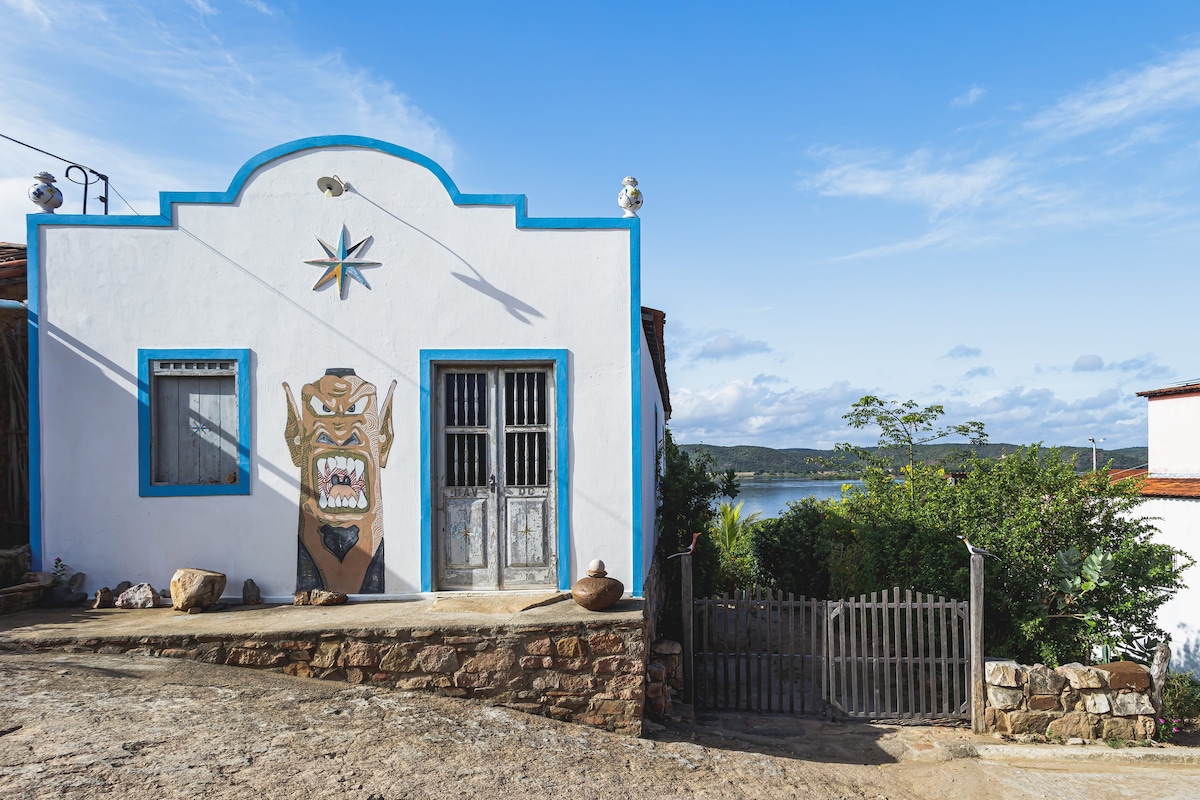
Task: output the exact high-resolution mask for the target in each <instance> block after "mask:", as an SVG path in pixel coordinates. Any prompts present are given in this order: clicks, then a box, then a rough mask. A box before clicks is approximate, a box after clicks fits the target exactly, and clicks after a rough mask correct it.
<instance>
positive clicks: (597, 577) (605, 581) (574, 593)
mask: <svg viewBox="0 0 1200 800" xmlns="http://www.w3.org/2000/svg"><path fill="white" fill-rule="evenodd" d="M623 594H625V585H624V584H623V583H621V582H620V581H619V580H617V579H616V578H609V577H608V573H607V572H605V571H604V562H603V561H600V560H599V559H597V560H595V561H593V562H592V563H591V564H589V565H588V574H587V577H586V578H580V579H579V580H578V581H576V582H575V585H574V586H572V587H571V597H572V598H573V599H574V600H575V602H576V603H578V604H579V605H581V606H583V607H584V608H586V609H587V610H588V611H603V610H604V609H606V608H608V607H609V606H611V605H612V604H613V603H615V602H617V601H618V600H620V599H621V595H623Z"/></svg>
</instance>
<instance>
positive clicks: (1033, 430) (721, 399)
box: [671, 378, 1146, 448]
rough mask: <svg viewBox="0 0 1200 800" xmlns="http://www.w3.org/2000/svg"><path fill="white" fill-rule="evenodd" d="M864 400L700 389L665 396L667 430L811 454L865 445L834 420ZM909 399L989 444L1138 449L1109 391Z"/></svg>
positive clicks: (729, 387) (1131, 419) (1124, 411)
mask: <svg viewBox="0 0 1200 800" xmlns="http://www.w3.org/2000/svg"><path fill="white" fill-rule="evenodd" d="M866 394H878V390H874V389H868V388H863V387H854V386H851V385H850V384H849V383H847V382H844V381H840V382H837V383H833V384H831V385H829V386H826V387H823V388H819V389H812V390H803V389H800V388H797V387H795V386H791V385H788V384H786V383H780V382H779V381H774V380H761V379H760V378H755V379H754V380H750V381H747V380H731V381H727V382H724V383H720V384H717V385H714V386H710V387H708V388H705V389H695V388H690V387H680V388H678V389H673V390H672V392H671V401H672V405H673V406H674V413H673V416H672V420H671V428H672V430H674V431H675V432H676V434H677V436H679V438H680V441H685V442H698V441H704V442H708V443H710V444H730V445H732V444H757V445H763V446H767V447H818V448H827V447H832V446H833V445H834V444H836V443H837V442H843V441H851V442H855V443H857V444H872V443H873V442H874V436H875V435H876V432H874V431H871V430H866V429H864V430H863V431H854V430H851V429H850V428H848V427H847V426H846V421H845V420H844V419H842V414H844V413H845V412H846V410H848V409H849V408H850V405H851V404H852V403H854V402H855V401H856V400H858V399H859V398H860V397H862V396H863V395H866ZM916 399H917V401H918V402H919V403H925V402H941V403H943V404H944V405H945V408H946V419H947V420H949V421H965V420H979V421H981V422H983V423H984V425H985V427H986V428H987V430H988V433H989V436H990V438H991V440H992V441H995V442H1008V443H1012V444H1030V443H1033V442H1038V441H1041V442H1045V443H1046V444H1051V445H1070V444H1079V443H1081V442H1085V441H1087V437H1088V436H1097V435H1099V436H1104V437H1106V438H1107V439H1108V444H1109V445H1110V446H1112V447H1128V446H1133V445H1137V444H1144V443H1145V430H1146V428H1145V425H1146V408H1145V401H1144V400H1142V399H1141V398H1139V397H1137V396H1136V395H1134V394H1133V393H1132V392H1128V391H1124V390H1122V389H1118V388H1114V387H1109V388H1105V389H1102V390H1101V391H1099V392H1096V393H1094V394H1091V395H1087V396H1085V397H1081V398H1078V399H1065V398H1063V397H1061V396H1059V395H1058V394H1057V393H1056V392H1055V391H1054V390H1052V389H1048V388H1028V389H1027V388H1025V387H1024V386H1017V387H1014V388H1011V389H1008V390H1006V391H1003V392H1000V393H997V394H993V395H988V396H985V397H983V398H982V399H978V400H975V401H970V400H965V399H962V398H961V397H957V398H955V397H948V396H947V395H945V394H941V395H939V396H937V397H933V398H930V399H929V400H928V401H926V400H923V399H921V398H916Z"/></svg>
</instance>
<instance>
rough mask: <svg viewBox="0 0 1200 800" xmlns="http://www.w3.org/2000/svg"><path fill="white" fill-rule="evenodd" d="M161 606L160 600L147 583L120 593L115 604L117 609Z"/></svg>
mask: <svg viewBox="0 0 1200 800" xmlns="http://www.w3.org/2000/svg"><path fill="white" fill-rule="evenodd" d="M161 604H162V598H160V597H159V596H158V592H156V591H154V587H153V586H151V585H150V584H148V583H139V584H138V585H137V586H131V587H129V588H128V589H126V590H125V591H123V592H121V596H120V597H118V598H117V600H116V603H115V605H116V607H117V608H157V607H158V606H159V605H161Z"/></svg>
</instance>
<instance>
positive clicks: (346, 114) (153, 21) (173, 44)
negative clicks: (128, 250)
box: [0, 0, 454, 239]
mask: <svg viewBox="0 0 1200 800" xmlns="http://www.w3.org/2000/svg"><path fill="white" fill-rule="evenodd" d="M197 2H198V5H197V3H195V2H194V3H192V6H191V7H192V8H193V9H195V10H194V11H191V12H186V13H180V12H179V10H178V9H176V10H174V11H171V10H169V9H160V8H158V7H156V6H152V7H145V6H142V5H139V4H136V3H120V2H100V1H99V0H97V1H95V2H84V1H82V0H57V2H55V3H52V4H50V3H47V4H39V5H36V6H35V5H33V4H32V3H29V2H25V1H24V0H0V3H4V4H5V5H7V6H8V7H9V8H13V9H15V10H16V11H17V12H18V13H14V14H7V15H6V17H7V18H6V20H5V22H6V23H9V24H10V28H9V29H8V33H9V35H10V37H11V38H12V39H13V40H14V41H33V40H37V39H38V38H39V36H41V35H43V30H44V28H45V26H46V25H49V26H50V27H51V28H52V29H53V30H54V31H55V35H56V37H57V38H59V39H60V40H62V41H70V42H72V45H71V46H70V47H62V48H59V49H58V50H57V51H56V55H55V59H53V61H52V62H50V63H38V64H31V63H30V61H29V59H28V58H27V57H26V55H25V53H24V51H23V50H22V49H21V48H7V49H0V74H4V75H5V80H4V81H0V108H3V109H4V120H3V126H4V132H5V133H7V134H9V135H11V136H14V137H16V138H19V139H22V140H24V141H28V142H30V143H32V144H35V145H37V146H38V147H41V148H42V149H45V150H49V151H51V152H56V153H60V154H62V155H64V156H66V157H68V158H73V159H79V160H80V161H81V162H83V163H85V164H88V165H90V166H94V167H96V168H97V169H100V170H101V171H104V172H106V173H107V174H109V175H110V176H111V177H112V179H113V184H114V185H115V186H116V187H117V188H118V189H119V190H120V191H121V193H122V194H124V195H126V196H127V197H129V198H130V200H131V201H134V204H135V205H139V203H138V202H137V200H136V198H140V199H141V201H142V203H141V204H142V205H144V206H145V209H149V208H153V207H154V206H156V205H157V201H156V195H157V192H158V191H160V190H170V189H198V190H204V189H213V188H223V187H224V185H225V184H226V183H227V181H228V179H229V178H230V177H232V175H233V174H234V172H236V170H237V168H238V167H239V166H240V165H241V164H242V163H243V162H244V161H245V160H246V159H248V158H249V157H251V156H253V155H254V154H255V153H258V152H260V151H262V150H265V149H267V148H268V147H272V146H274V145H277V144H279V143H280V142H285V141H289V140H292V139H297V138H300V137H303V136H311V135H320V134H327V133H331V132H334V133H351V134H362V135H370V136H373V137H377V138H381V139H386V140H389V141H394V142H397V143H400V144H403V145H405V146H407V147H411V148H412V149H414V150H417V151H419V152H422V153H424V154H426V155H428V156H430V157H431V158H433V159H435V160H436V161H438V162H440V163H441V164H442V165H443V166H446V167H448V168H449V167H452V166H453V160H454V146H453V143H452V142H451V140H450V138H449V136H448V135H447V134H446V132H445V131H443V130H442V129H441V127H440V126H439V125H438V124H437V122H436V121H435V120H433V119H431V118H429V117H428V116H427V115H426V114H425V113H424V112H422V111H421V109H420V108H418V107H417V106H416V105H415V104H414V103H413V102H412V101H411V100H410V99H409V98H408V97H406V96H405V95H404V93H403V92H402V91H400V90H399V89H398V88H397V87H395V86H394V85H392V84H391V83H390V82H388V81H386V80H384V79H382V78H380V77H379V76H377V75H374V74H372V73H371V72H369V71H367V70H365V69H362V68H360V67H358V66H356V65H355V64H354V63H353V62H352V61H350V60H348V58H347V57H346V56H344V55H343V54H341V53H337V52H334V53H326V54H320V55H314V54H311V53H308V52H305V51H303V50H302V49H301V48H300V47H299V45H298V44H297V43H296V42H294V41H292V40H290V39H288V38H286V37H287V33H286V31H287V28H286V26H271V27H266V28H258V29H256V32H255V35H254V36H250V35H248V34H247V33H246V31H244V30H242V29H241V28H239V27H238V26H236V25H234V24H230V23H226V22H225V21H224V20H225V17H226V16H229V15H226V14H222V13H216V14H209V13H208V10H215V11H221V10H222V8H228V5H225V6H223V5H222V4H221V3H219V2H217V0H197ZM246 4H247V5H248V6H249V7H251V8H253V9H254V10H256V11H259V12H261V13H264V14H273V13H276V12H275V11H274V10H273V9H272V8H271V7H270V6H268V5H267V4H266V3H264V2H260V1H259V0H247V2H246ZM227 24H228V25H229V27H228V28H226V27H222V26H223V25H227ZM331 97H336V98H337V104H336V105H337V115H336V118H335V119H332V120H331V119H330V117H329V116H328V115H327V114H326V113H325V110H326V108H327V105H328V104H327V103H326V99H327V98H331ZM131 98H137V100H136V101H134V100H133V99H131ZM134 102H136V103H137V106H134V105H132V104H133V103H134ZM147 102H152V103H153V106H154V107H153V111H152V112H149V113H148V112H147V109H146V107H145V104H146V103H147ZM62 108H80V109H87V114H86V119H87V125H86V127H82V126H79V127H77V126H74V125H73V121H77V120H78V119H80V117H77V116H72V115H63V114H50V115H48V114H47V113H46V110H47V109H62ZM331 128H333V129H334V130H332V131H331ZM192 143H195V144H196V147H195V148H194V149H195V150H196V151H201V150H203V151H204V153H205V157H206V161H205V162H204V163H199V162H192V161H189V160H188V156H187V153H188V152H189V150H191V149H192V148H191V145H192ZM0 148H3V149H2V150H0V155H3V157H4V161H3V162H0V180H3V179H14V180H15V179H18V178H19V179H20V180H21V181H22V182H23V183H24V184H27V183H28V176H29V175H32V174H33V173H34V172H36V171H38V169H46V168H47V167H51V166H54V164H53V162H52V161H50V162H47V161H46V159H44V158H43V157H41V156H37V155H36V154H32V155H29V154H27V153H26V152H25V151H16V150H13V149H10V148H16V146H15V145H8V143H5V142H0ZM10 154H12V155H11V157H10ZM222 162H223V163H224V164H226V165H227V169H228V172H227V174H221V175H216V176H214V174H213V166H214V163H222ZM32 166H36V167H37V169H33V170H32V171H31V170H30V167H32ZM51 171H53V170H51ZM60 177H61V175H60ZM63 188H64V191H65V192H69V191H72V190H71V187H70V186H69V185H68V186H64V187H63ZM70 198H71V195H68V201H67V204H68V205H70V204H71V203H72V200H71V199H70ZM9 200H11V198H8V199H5V198H0V238H9V239H11V238H16V237H23V236H24V225H23V220H21V218H20V216H12V215H9V214H7V213H5V212H7V211H9V208H8V206H9V205H10V203H9ZM12 203H16V204H17V207H20V204H22V203H23V204H24V205H26V206H27V205H28V204H27V203H25V201H24V200H23V198H18V199H17V200H13V201H12ZM114 208H116V207H114ZM145 209H142V210H143V211H144V210H145ZM12 210H13V211H15V210H16V208H13V209H12ZM27 210H28V209H27V208H24V207H20V211H19V214H21V215H23V214H24V213H25V212H26V211H27ZM6 226H7V227H6Z"/></svg>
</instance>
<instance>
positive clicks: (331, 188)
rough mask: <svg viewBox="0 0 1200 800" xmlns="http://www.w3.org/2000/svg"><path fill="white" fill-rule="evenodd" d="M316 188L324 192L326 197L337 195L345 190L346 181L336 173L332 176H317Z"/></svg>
mask: <svg viewBox="0 0 1200 800" xmlns="http://www.w3.org/2000/svg"><path fill="white" fill-rule="evenodd" d="M317 188H318V189H320V190H321V191H322V192H324V193H325V196H326V197H338V196H339V195H341V193H342V192H344V191H346V182H345V181H344V180H342V179H341V178H339V177H338V176H337V175H334V176H333V177H332V178H317Z"/></svg>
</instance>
